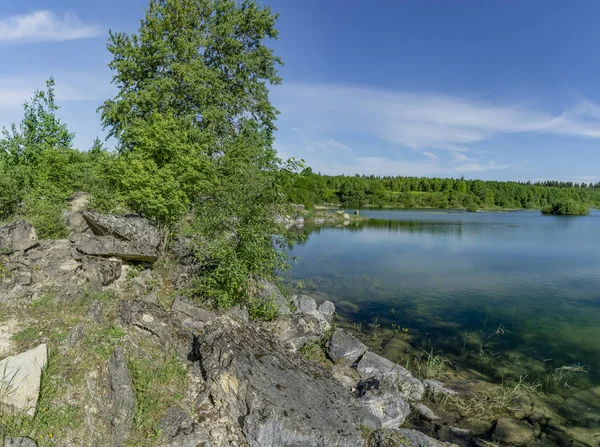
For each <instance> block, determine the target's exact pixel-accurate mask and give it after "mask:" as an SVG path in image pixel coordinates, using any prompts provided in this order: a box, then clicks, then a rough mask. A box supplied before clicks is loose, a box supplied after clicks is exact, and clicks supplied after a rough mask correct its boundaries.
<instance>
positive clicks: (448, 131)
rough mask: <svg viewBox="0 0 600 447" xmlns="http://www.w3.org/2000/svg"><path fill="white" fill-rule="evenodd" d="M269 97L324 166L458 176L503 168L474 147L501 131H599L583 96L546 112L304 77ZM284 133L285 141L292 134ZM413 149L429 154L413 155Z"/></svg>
mask: <svg viewBox="0 0 600 447" xmlns="http://www.w3.org/2000/svg"><path fill="white" fill-rule="evenodd" d="M273 98H274V101H275V104H276V105H277V107H278V108H279V109H280V111H281V115H280V124H279V127H280V128H281V129H285V128H286V123H290V124H291V125H293V126H294V127H295V128H296V137H298V135H301V136H302V139H301V141H300V142H295V143H297V144H296V146H297V147H296V149H297V150H299V152H300V153H301V154H300V155H301V156H302V155H303V154H304V153H308V152H310V151H311V150H312V152H313V153H314V155H313V156H311V157H306V158H307V161H308V162H309V164H312V165H317V166H318V168H317V169H322V170H323V171H324V172H332V171H333V170H341V171H342V172H344V173H354V172H359V173H369V174H370V173H375V174H385V173H395V174H404V175H409V174H410V175H462V174H466V173H473V172H481V171H485V170H496V169H505V168H506V167H508V165H507V164H506V163H499V162H496V161H494V160H493V159H489V156H490V154H483V153H482V152H480V151H478V150H477V149H478V148H477V146H478V143H482V142H484V141H488V140H490V139H492V138H494V137H495V136H497V135H500V134H508V133H529V134H532V133H534V134H556V135H567V136H573V137H586V138H600V106H597V105H596V104H593V103H590V102H586V101H582V102H580V103H579V104H578V105H577V106H576V107H574V108H572V109H570V110H567V111H565V112H563V113H560V114H551V113H549V112H547V111H544V110H540V109H536V108H532V107H530V106H526V105H522V104H518V103H517V104H507V103H498V102H493V101H483V100H481V99H474V98H469V97H457V96H449V95H438V94H431V93H409V92H390V91H385V90H380V89H372V88H364V87H356V86H340V85H307V84H287V85H286V84H284V85H283V86H282V87H278V88H276V89H274V91H273ZM286 138H287V140H286V141H287V142H288V144H290V141H291V140H293V138H291V137H290V136H286ZM332 138H335V141H337V142H339V143H341V144H342V145H344V146H345V147H347V148H348V147H351V148H352V150H353V154H351V155H352V156H351V157H346V158H345V159H344V160H342V161H338V160H335V157H333V156H331V154H332V153H333V151H334V150H335V148H334V147H333V145H331V144H329V145H327V144H325V143H326V142H327V141H328V140H330V139H332ZM309 140H312V141H313V143H310V141H309ZM314 142H320V143H314ZM318 146H320V147H318ZM325 146H327V147H325ZM407 150H408V151H407ZM415 151H416V152H420V153H421V154H422V155H423V156H425V157H426V159H425V160H423V159H422V158H421V161H418V160H414V152H415ZM287 152H290V151H289V150H288V151H287ZM411 152H413V155H412V156H411V154H410V153H411ZM292 153H293V151H292ZM348 155H349V154H348ZM498 155H501V154H498V153H497V154H496V156H498ZM482 158H486V159H485V160H482ZM319 165H320V166H319ZM334 165H335V166H336V168H334Z"/></svg>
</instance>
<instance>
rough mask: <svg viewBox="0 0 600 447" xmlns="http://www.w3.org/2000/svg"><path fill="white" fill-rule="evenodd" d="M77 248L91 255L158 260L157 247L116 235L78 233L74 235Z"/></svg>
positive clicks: (142, 260) (129, 259)
mask: <svg viewBox="0 0 600 447" xmlns="http://www.w3.org/2000/svg"><path fill="white" fill-rule="evenodd" d="M73 241H74V242H75V246H76V247H77V250H79V251H80V252H81V253H84V254H86V255H91V256H105V257H116V258H120V259H124V260H127V261H140V262H156V261H157V260H158V253H157V251H156V248H154V247H152V246H150V245H146V244H139V243H136V242H129V241H125V240H122V239H117V238H116V237H114V236H93V235H89V234H77V235H75V236H74V237H73Z"/></svg>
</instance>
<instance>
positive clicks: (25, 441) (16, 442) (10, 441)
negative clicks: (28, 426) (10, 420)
mask: <svg viewBox="0 0 600 447" xmlns="http://www.w3.org/2000/svg"><path fill="white" fill-rule="evenodd" d="M4 447H36V443H35V441H34V440H33V439H31V438H23V437H18V438H6V439H5V440H4Z"/></svg>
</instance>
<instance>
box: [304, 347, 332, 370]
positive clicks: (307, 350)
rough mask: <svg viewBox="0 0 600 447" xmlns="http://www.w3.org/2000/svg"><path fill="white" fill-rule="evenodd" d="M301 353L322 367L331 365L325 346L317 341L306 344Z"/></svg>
mask: <svg viewBox="0 0 600 447" xmlns="http://www.w3.org/2000/svg"><path fill="white" fill-rule="evenodd" d="M300 353H301V354H302V355H303V356H304V357H305V358H306V359H307V360H309V361H311V362H314V363H319V364H320V365H322V366H328V365H329V362H328V360H327V356H326V355H325V351H324V349H323V346H322V345H321V344H320V343H318V342H316V341H309V342H307V343H305V344H304V346H302V349H300Z"/></svg>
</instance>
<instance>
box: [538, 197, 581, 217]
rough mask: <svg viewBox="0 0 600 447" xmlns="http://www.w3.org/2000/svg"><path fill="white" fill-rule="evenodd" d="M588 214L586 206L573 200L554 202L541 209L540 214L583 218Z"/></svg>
mask: <svg viewBox="0 0 600 447" xmlns="http://www.w3.org/2000/svg"><path fill="white" fill-rule="evenodd" d="M589 213H590V211H589V209H588V207H587V206H586V205H584V204H583V203H578V202H575V201H573V200H563V201H559V202H555V203H553V204H552V205H548V206H546V207H544V208H542V214H546V215H555V216H585V215H587V214H589Z"/></svg>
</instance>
